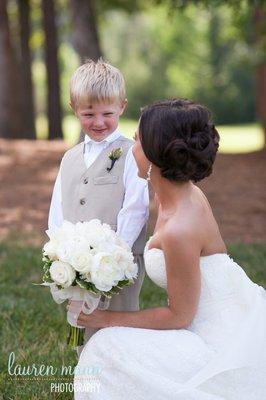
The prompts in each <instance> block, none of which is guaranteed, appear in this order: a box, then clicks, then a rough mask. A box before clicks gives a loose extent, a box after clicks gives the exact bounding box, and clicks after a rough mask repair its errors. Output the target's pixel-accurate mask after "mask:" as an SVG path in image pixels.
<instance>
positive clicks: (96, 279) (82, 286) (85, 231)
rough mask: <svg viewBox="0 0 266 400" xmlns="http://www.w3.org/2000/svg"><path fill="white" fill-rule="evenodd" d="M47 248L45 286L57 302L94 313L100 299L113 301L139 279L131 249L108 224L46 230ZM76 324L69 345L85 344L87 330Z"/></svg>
mask: <svg viewBox="0 0 266 400" xmlns="http://www.w3.org/2000/svg"><path fill="white" fill-rule="evenodd" d="M46 233H47V235H48V237H49V239H50V240H49V241H48V242H47V243H46V244H45V245H44V247H43V258H42V261H43V272H44V274H43V281H44V283H43V285H45V286H50V289H51V293H52V296H53V298H54V300H55V301H56V302H57V303H62V302H63V301H65V300H76V301H81V302H83V307H82V311H83V312H85V313H91V312H92V311H94V310H95V309H96V308H97V307H98V305H99V302H100V298H101V297H102V296H104V298H105V299H110V298H111V297H112V296H113V295H115V294H118V293H119V291H120V290H121V289H122V288H123V287H124V286H126V285H130V284H131V283H133V279H134V278H136V277H137V272H138V269H137V265H136V264H135V263H134V259H133V255H132V253H131V251H130V248H129V246H128V245H127V243H126V242H124V241H123V240H122V239H121V238H119V237H118V235H117V234H116V233H115V232H114V231H113V230H112V229H111V228H110V226H109V225H107V224H102V223H101V221H99V220H97V219H93V220H91V221H89V222H78V223H76V224H72V223H71V222H68V221H64V222H63V225H62V226H61V227H60V228H57V229H55V230H54V231H50V230H48V231H46ZM73 325H75V324H73V323H72V325H71V326H70V334H69V338H68V343H69V344H71V345H72V346H74V347H76V346H78V345H81V344H82V343H83V336H84V328H81V327H78V326H77V325H75V326H73Z"/></svg>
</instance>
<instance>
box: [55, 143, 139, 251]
mask: <svg viewBox="0 0 266 400" xmlns="http://www.w3.org/2000/svg"><path fill="white" fill-rule="evenodd" d="M131 146H132V141H131V140H129V139H126V138H124V137H120V138H118V139H117V140H115V141H114V142H112V143H110V144H109V146H107V148H106V149H104V150H103V151H102V152H101V153H100V155H99V156H98V157H97V159H96V160H95V161H94V163H93V164H92V165H91V166H90V167H89V168H87V167H86V164H85V161H84V142H82V143H79V144H77V145H76V146H74V147H73V148H72V149H70V150H68V151H67V152H66V153H65V155H64V157H63V160H62V164H61V190H62V208H63V218H64V219H65V220H67V221H70V222H72V223H76V222H78V221H89V220H91V219H93V218H98V219H100V220H101V221H102V222H105V223H106V224H109V225H110V226H111V228H112V229H114V230H115V231H116V229H117V216H118V213H119V211H120V210H121V208H122V205H123V200H124V195H125V187H124V182H123V174H124V167H125V160H126V155H127V152H128V150H129V148H130V147H131ZM118 147H122V149H123V153H122V155H121V157H120V158H119V159H118V160H117V161H116V162H115V164H114V166H113V168H112V170H111V171H110V172H108V171H107V168H108V167H110V165H111V160H110V159H109V157H108V155H109V153H110V152H111V151H112V150H113V149H116V148H118ZM145 239H146V227H144V228H143V230H142V232H141V233H140V235H139V237H138V239H137V240H136V242H135V243H134V245H133V248H132V251H133V253H134V254H143V250H144V246H145Z"/></svg>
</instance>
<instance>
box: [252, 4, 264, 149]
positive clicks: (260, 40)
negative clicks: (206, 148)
mask: <svg viewBox="0 0 266 400" xmlns="http://www.w3.org/2000/svg"><path fill="white" fill-rule="evenodd" d="M253 18H254V23H255V46H256V48H257V49H258V61H257V68H256V93H257V98H256V106H257V115H258V118H259V120H260V122H261V124H262V127H263V130H264V138H265V140H264V146H265V147H266V12H265V7H263V4H259V3H257V4H256V5H255V7H254V13H253Z"/></svg>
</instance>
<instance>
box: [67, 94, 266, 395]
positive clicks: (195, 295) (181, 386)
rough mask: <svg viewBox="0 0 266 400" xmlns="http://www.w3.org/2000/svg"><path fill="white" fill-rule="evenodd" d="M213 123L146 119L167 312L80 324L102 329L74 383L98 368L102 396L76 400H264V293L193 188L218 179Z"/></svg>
mask: <svg viewBox="0 0 266 400" xmlns="http://www.w3.org/2000/svg"><path fill="white" fill-rule="evenodd" d="M210 118H211V116H210V113H209V111H208V110H207V109H206V108H205V107H204V106H202V105H200V104H196V103H194V102H192V101H189V100H183V99H177V100H173V101H163V102H159V103H156V104H154V105H152V106H149V107H146V108H145V109H144V110H143V111H142V114H141V118H140V122H139V130H138V135H137V140H136V143H135V145H134V148H133V153H134V157H135V159H136V162H137V165H138V170H139V176H140V177H142V178H146V179H148V180H150V183H151V185H152V187H153V189H154V191H155V193H156V196H157V198H158V200H159V204H160V205H159V214H158V220H157V223H156V229H155V232H154V235H153V236H152V237H151V238H150V240H149V241H148V243H147V245H146V249H145V255H144V256H145V267H146V272H147V274H148V275H149V277H150V278H151V279H152V280H153V281H154V282H155V283H156V284H157V285H159V286H161V287H162V288H164V289H165V290H167V294H168V305H166V306H165V307H158V308H151V309H145V310H141V311H135V312H134V311H133V312H132V311H131V312H116V311H109V310H107V311H102V310H96V311H94V312H93V313H92V314H90V315H85V314H83V313H81V314H80V315H79V318H78V321H77V322H78V325H83V326H88V327H93V328H103V329H100V330H99V331H98V332H97V333H96V334H95V335H94V336H93V337H92V338H91V339H90V340H89V342H88V343H87V344H86V345H85V347H84V349H83V351H82V353H81V356H80V359H79V362H78V365H77V372H76V374H75V381H74V383H75V386H76V387H77V388H79V387H80V385H81V384H83V385H85V384H86V383H88V382H89V381H91V379H92V376H91V375H90V374H89V372H88V373H87V374H86V373H85V372H84V371H92V369H93V368H95V367H97V368H100V369H99V371H100V373H99V376H98V382H99V390H98V391H95V392H93V393H92V392H90V393H88V392H87V393H86V392H83V391H82V390H79V389H75V399H76V400H81V399H93V400H95V399H101V400H123V399H126V400H140V399H145V400H165V399H169V400H225V399H226V400H251V399H253V400H262V399H264V398H265V395H266V394H265V393H266V379H265V378H266V294H265V290H264V289H263V288H262V287H260V286H258V285H256V284H255V283H253V282H252V281H251V280H250V279H249V278H248V276H247V275H246V274H245V272H244V271H243V270H242V268H241V267H240V266H239V265H237V264H236V263H235V262H234V261H233V260H232V259H231V258H230V256H229V255H227V253H226V247H225V244H224V242H223V240H222V238H221V235H220V232H219V229H218V226H217V223H216V221H215V219H214V216H213V214H212V211H211V208H210V205H209V203H208V201H207V199H206V197H205V196H204V194H203V193H202V192H201V190H200V189H199V188H198V187H197V186H195V184H194V183H193V182H198V181H200V180H201V179H203V178H205V177H207V176H208V175H210V174H211V172H212V165H213V162H214V159H215V155H216V152H217V149H218V142H219V135H218V133H217V131H216V129H215V127H214V125H213V124H212V122H211V120H210ZM221 190H222V188H221ZM82 371H83V372H82Z"/></svg>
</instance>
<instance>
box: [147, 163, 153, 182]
mask: <svg viewBox="0 0 266 400" xmlns="http://www.w3.org/2000/svg"><path fill="white" fill-rule="evenodd" d="M151 169H152V164H150V166H149V169H148V171H147V178H146V180H147V181H148V182H149V181H150V180H151Z"/></svg>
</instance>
